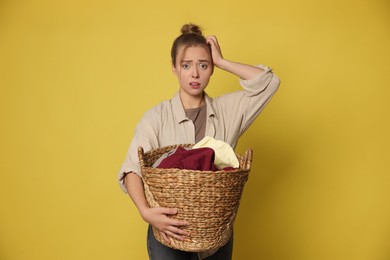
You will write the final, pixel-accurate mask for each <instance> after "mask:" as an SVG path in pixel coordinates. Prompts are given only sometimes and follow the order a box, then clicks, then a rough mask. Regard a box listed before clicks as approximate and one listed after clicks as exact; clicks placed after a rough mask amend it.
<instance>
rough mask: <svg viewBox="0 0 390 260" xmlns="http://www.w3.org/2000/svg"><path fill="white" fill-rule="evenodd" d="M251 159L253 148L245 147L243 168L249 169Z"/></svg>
mask: <svg viewBox="0 0 390 260" xmlns="http://www.w3.org/2000/svg"><path fill="white" fill-rule="evenodd" d="M252 159H253V150H252V149H247V150H246V152H245V162H244V168H245V169H250V168H251V165H252Z"/></svg>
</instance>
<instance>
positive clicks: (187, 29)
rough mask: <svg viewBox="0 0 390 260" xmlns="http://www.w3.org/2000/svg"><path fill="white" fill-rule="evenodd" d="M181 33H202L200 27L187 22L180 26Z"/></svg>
mask: <svg viewBox="0 0 390 260" xmlns="http://www.w3.org/2000/svg"><path fill="white" fill-rule="evenodd" d="M181 33H182V34H189V33H195V34H199V35H203V34H202V30H201V29H200V27H199V26H197V25H196V24H193V23H188V24H185V25H183V27H181Z"/></svg>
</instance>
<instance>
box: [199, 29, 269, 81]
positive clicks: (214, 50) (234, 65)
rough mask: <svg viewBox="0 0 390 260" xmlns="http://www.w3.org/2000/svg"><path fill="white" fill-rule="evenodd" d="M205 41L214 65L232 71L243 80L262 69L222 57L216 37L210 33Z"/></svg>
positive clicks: (251, 77) (252, 76)
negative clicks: (209, 48)
mask: <svg viewBox="0 0 390 260" xmlns="http://www.w3.org/2000/svg"><path fill="white" fill-rule="evenodd" d="M206 40H207V43H208V44H210V46H211V56H212V58H213V62H214V65H215V66H217V67H218V68H220V69H222V70H226V71H228V72H230V73H233V74H235V75H237V76H238V77H240V78H241V79H244V80H249V79H253V78H254V77H256V76H257V75H259V74H260V73H261V72H263V71H264V70H263V69H261V68H258V67H255V66H251V65H246V64H242V63H238V62H234V61H229V60H226V59H224V58H223V56H222V52H221V48H220V46H219V44H218V40H217V37H215V36H214V35H210V36H207V37H206Z"/></svg>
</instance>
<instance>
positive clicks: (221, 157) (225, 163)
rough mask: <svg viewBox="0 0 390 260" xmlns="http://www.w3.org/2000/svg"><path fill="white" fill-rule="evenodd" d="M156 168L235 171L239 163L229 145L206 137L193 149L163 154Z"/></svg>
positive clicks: (154, 165) (179, 149)
mask: <svg viewBox="0 0 390 260" xmlns="http://www.w3.org/2000/svg"><path fill="white" fill-rule="evenodd" d="M153 167H154V168H164V169H167V168H177V169H187V170H199V171H218V170H225V171H228V170H234V169H237V168H239V162H238V159H237V157H236V154H235V153H234V150H233V149H232V148H231V147H230V145H229V144H227V143H226V142H223V141H219V140H215V139H214V138H213V137H210V136H206V137H204V138H203V139H202V140H201V141H199V142H198V143H197V144H195V145H194V146H193V147H192V148H184V147H181V146H179V147H178V148H176V149H174V150H172V151H169V152H167V153H165V154H163V155H162V156H161V157H160V158H159V159H158V160H157V161H156V162H155V163H154V164H153Z"/></svg>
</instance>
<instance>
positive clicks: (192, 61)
mask: <svg viewBox="0 0 390 260" xmlns="http://www.w3.org/2000/svg"><path fill="white" fill-rule="evenodd" d="M199 61H200V62H207V63H210V61H209V60H199ZM181 62H182V63H183V62H193V60H182V61H181Z"/></svg>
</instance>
